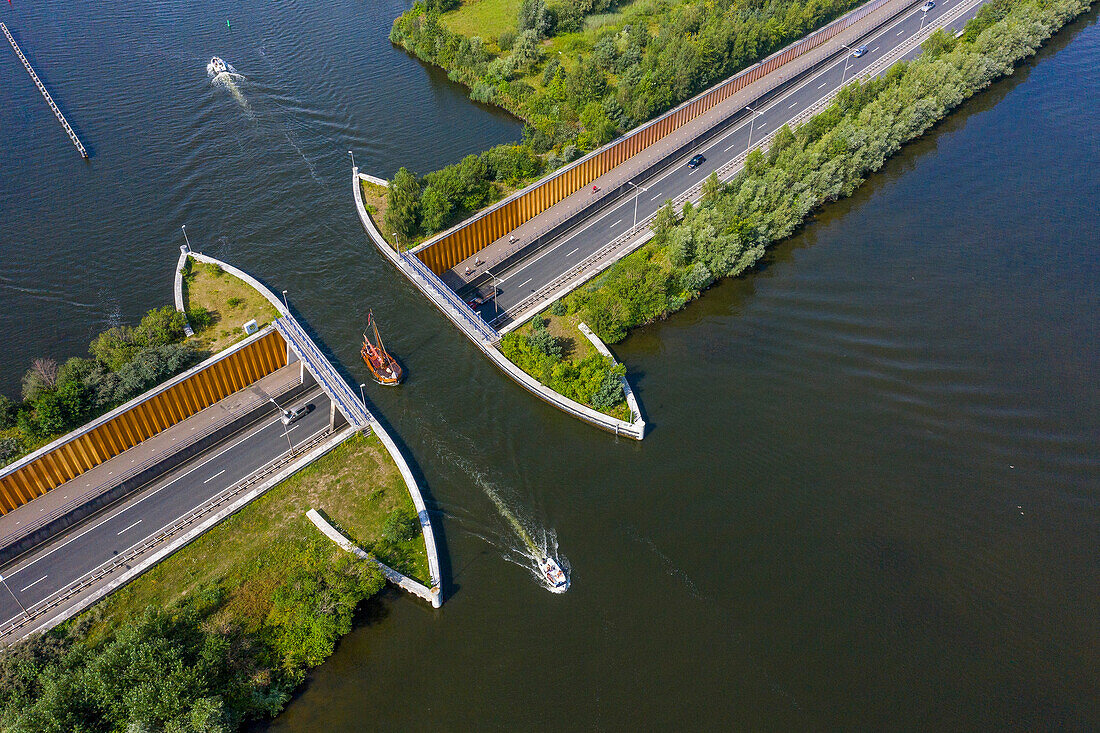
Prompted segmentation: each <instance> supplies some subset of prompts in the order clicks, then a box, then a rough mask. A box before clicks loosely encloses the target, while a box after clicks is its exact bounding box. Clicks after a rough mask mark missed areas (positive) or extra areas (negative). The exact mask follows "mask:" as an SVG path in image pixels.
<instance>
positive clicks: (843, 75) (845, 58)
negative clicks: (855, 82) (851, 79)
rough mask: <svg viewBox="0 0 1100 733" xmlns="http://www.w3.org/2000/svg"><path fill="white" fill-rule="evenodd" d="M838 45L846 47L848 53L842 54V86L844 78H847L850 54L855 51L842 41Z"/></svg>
mask: <svg viewBox="0 0 1100 733" xmlns="http://www.w3.org/2000/svg"><path fill="white" fill-rule="evenodd" d="M840 45H841V46H844V48H846V49H848V53H846V54H844V73H842V74H841V75H840V86H844V80H845V79H847V78H848V62H849V61H851V60H852V54H853V53H855V51H853V50H852V47H851V46H847V45H845V44H843V43H842V44H840Z"/></svg>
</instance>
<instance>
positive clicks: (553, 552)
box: [437, 444, 571, 593]
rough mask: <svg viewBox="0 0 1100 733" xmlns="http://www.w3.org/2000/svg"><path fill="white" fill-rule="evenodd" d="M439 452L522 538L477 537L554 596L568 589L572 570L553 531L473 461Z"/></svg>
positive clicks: (448, 450)
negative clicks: (529, 514) (519, 505)
mask: <svg viewBox="0 0 1100 733" xmlns="http://www.w3.org/2000/svg"><path fill="white" fill-rule="evenodd" d="M437 450H438V451H439V453H440V454H441V455H442V456H443V457H444V458H445V459H446V460H447V462H448V463H450V464H452V465H455V466H458V467H459V468H461V469H462V470H463V471H464V472H465V473H466V474H467V475H469V476H470V477H471V478H472V479H473V480H474V483H476V484H477V485H478V486H479V487H480V488H481V490H482V491H484V492H485V495H486V496H488V497H489V500H490V501H492V502H493V505H494V506H495V507H496V508H497V511H498V512H500V516H501V517H503V518H504V520H505V521H506V522H507V523H508V528H509V529H510V530H511V531H512V533H514V535H515V536H516V537H518V538H519V539H520V544H519V545H515V544H513V543H511V542H508V541H507V540H506V539H505V538H504V537H503V536H502V537H501V541H500V542H499V543H498V542H495V541H493V540H491V539H489V538H488V537H485V536H484V535H482V534H478V535H477V536H479V537H481V538H482V539H484V540H485V541H486V542H489V543H490V544H492V545H494V546H496V547H498V548H500V549H501V555H502V557H503V558H504V559H505V560H507V561H508V562H512V563H515V564H516V565H519V566H520V567H522V568H526V569H527V570H529V571H530V572H531V574H532V575H534V576H535V579H536V580H538V581H539V583H541V584H542V585H543V586H545V587H546V589H547V590H548V591H550V592H551V593H564V592H565V591H567V590H569V584H570V575H571V567H570V565H569V561H568V560H567V559H566V558H565V557H563V556H562V555H561V554H560V552H559V550H558V538H557V534H556V533H555V532H554V530H552V529H550V528H546V527H540V526H538V525H537V524H536V523H535V522H534V521H532V520H531V519H530V518H529V517H527V516H525V515H524V514H523V513H522V512H521V511H520V510H519V509H518V508H517V507H516V506H515V504H516V502H514V501H513V502H509V501H507V500H506V499H505V493H506V491H505V490H504V489H502V488H501V487H499V486H497V485H495V484H494V483H493V482H492V481H490V480H489V478H488V477H487V476H486V475H485V474H484V473H482V472H481V471H480V470H478V468H477V467H476V466H475V465H474V464H473V463H472V462H471V461H469V460H466V459H465V458H462V457H460V456H458V455H456V454H455V453H454V452H453V451H452V450H450V449H449V448H447V447H446V446H443V445H441V444H440V445H437Z"/></svg>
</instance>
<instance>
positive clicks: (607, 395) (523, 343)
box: [500, 306, 631, 422]
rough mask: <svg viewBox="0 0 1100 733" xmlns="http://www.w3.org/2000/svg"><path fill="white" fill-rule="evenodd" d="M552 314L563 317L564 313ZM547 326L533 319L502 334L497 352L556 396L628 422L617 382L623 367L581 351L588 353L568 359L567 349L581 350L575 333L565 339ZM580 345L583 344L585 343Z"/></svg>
mask: <svg viewBox="0 0 1100 733" xmlns="http://www.w3.org/2000/svg"><path fill="white" fill-rule="evenodd" d="M555 307H556V306H555ZM554 315H560V316H565V315H566V313H565V312H564V311H562V312H561V313H555V314H554ZM566 322H567V323H568V321H566ZM548 325H549V321H548V320H547V319H546V318H544V317H543V316H541V315H539V316H535V317H534V318H533V319H532V320H531V323H530V324H529V325H528V326H525V327H524V328H521V329H517V330H515V331H512V332H510V333H508V334H505V336H504V338H503V339H501V342H500V350H501V353H503V354H504V356H505V358H507V359H508V360H509V361H511V362H512V363H513V364H515V365H516V366H518V367H519V368H520V369H522V370H523V371H525V372H527V373H528V374H530V375H531V376H532V377H534V378H535V379H537V380H538V381H539V382H540V383H542V384H543V385H545V386H547V387H549V388H550V389H552V390H554V391H555V392H557V393H558V394H561V395H564V396H565V397H568V398H569V399H571V400H574V401H576V402H580V403H581V404H582V405H588V406H589V407H592V408H594V409H596V410H599V411H600V412H603V413H605V414H607V415H611V416H612V417H617V418H619V419H621V420H625V421H626V422H630V421H631V418H630V408H629V407H628V406H627V404H626V397H625V395H624V394H623V386H622V381H621V380H622V377H623V375H624V374H626V368H625V367H624V366H623V365H622V364H615V362H614V361H613V360H611V359H609V358H607V357H606V356H603V355H602V354H600V353H598V352H596V351H594V350H591V349H584V350H583V351H587V352H590V353H584V354H583V355H581V356H579V358H568V357H567V356H566V349H567V348H568V349H569V350H570V351H574V352H579V351H582V349H579V348H577V345H579V344H580V340H579V332H578V338H574V339H568V340H567V339H563V338H561V337H560V336H555V335H554V334H553V333H551V332H550V329H549V328H548ZM574 330H575V328H574ZM563 342H565V343H563ZM584 344H586V345H587V341H584Z"/></svg>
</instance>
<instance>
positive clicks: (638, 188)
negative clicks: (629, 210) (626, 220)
mask: <svg viewBox="0 0 1100 733" xmlns="http://www.w3.org/2000/svg"><path fill="white" fill-rule="evenodd" d="M627 183H628V184H630V185H631V186H634V224H632V225H631V227H630V233H631V234H633V233H634V230H636V229H637V228H638V198H639V197H640V196H641V195H642V191H647V192H648V191H649V189H648V188H646V187H645V186H639V185H637V184H635V183H634V182H633V181H627Z"/></svg>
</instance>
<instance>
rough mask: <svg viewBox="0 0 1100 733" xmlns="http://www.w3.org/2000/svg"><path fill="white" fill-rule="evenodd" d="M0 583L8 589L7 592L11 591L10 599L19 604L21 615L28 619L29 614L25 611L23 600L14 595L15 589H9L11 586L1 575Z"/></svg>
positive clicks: (29, 617) (29, 618)
mask: <svg viewBox="0 0 1100 733" xmlns="http://www.w3.org/2000/svg"><path fill="white" fill-rule="evenodd" d="M0 583H3V584H4V587H5V588H7V589H8V593H11V597H12V600H14V601H15V602H16V603H17V604H18V605H19V610H21V611H22V612H23V615H24V616H26V617H27V620H28V621H30V620H31V615H30V614H29V613H28V612H27V607H26V606H24V605H23V602H22V601H20V600H19V599H18V598H17V597H16V596H15V591H13V590H12V589H11V586H10V585H8V581H7V578H5V577H4V576H3V575H0Z"/></svg>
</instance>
